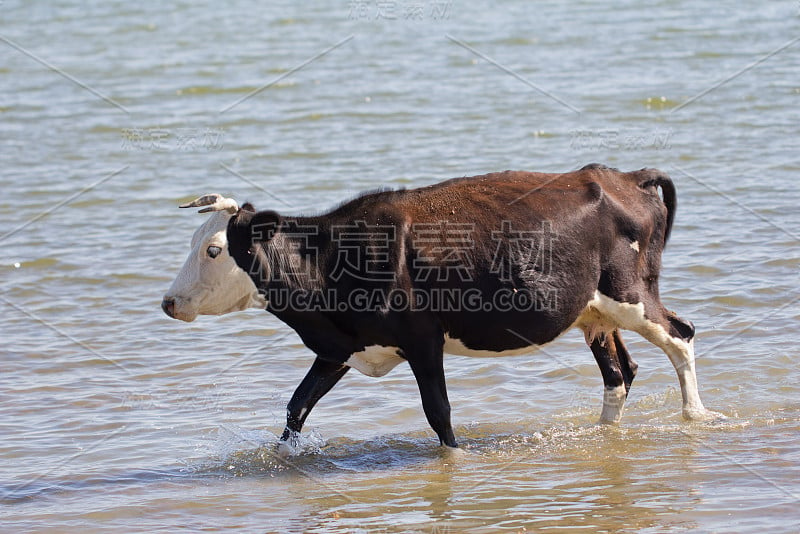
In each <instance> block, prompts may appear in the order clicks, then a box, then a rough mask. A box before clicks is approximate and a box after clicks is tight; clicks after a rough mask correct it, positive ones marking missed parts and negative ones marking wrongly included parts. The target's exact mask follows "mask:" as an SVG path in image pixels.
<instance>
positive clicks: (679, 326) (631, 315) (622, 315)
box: [595, 294, 720, 420]
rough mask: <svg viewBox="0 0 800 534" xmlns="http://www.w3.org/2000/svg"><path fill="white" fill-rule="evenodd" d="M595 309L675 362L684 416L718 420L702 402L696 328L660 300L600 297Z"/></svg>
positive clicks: (691, 418)
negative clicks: (637, 300) (665, 306)
mask: <svg viewBox="0 0 800 534" xmlns="http://www.w3.org/2000/svg"><path fill="white" fill-rule="evenodd" d="M595 303H596V304H595V307H596V308H597V309H598V311H600V313H601V314H602V315H604V316H606V317H609V318H611V319H612V320H613V321H614V322H616V324H618V325H619V326H620V327H622V328H624V329H626V330H633V331H634V332H636V333H638V334H640V335H641V336H642V337H644V338H645V339H647V340H648V341H649V342H651V343H653V344H654V345H656V346H657V347H659V348H660V349H661V350H663V351H664V352H665V353H666V354H667V356H668V357H669V360H670V362H672V365H673V367H674V368H675V372H676V373H677V374H678V381H679V382H680V386H681V396H682V398H683V416H684V418H685V419H689V420H708V419H711V418H715V417H719V416H720V415H719V414H717V413H714V412H709V411H708V410H706V409H705V407H704V406H703V402H702V401H701V400H700V393H699V391H698V387H697V374H696V372H695V356H694V333H695V330H694V325H692V323H690V322H689V321H686V320H684V319H681V318H680V317H678V316H677V315H675V314H674V313H671V312H668V311H667V310H666V309H665V308H664V306H663V305H662V304H661V302H660V301H659V300H658V299H657V298H653V297H651V298H647V299H645V302H639V303H637V304H629V303H625V302H619V301H616V300H614V299H611V298H609V297H606V296H605V295H602V294H598V295H597V298H596V299H595Z"/></svg>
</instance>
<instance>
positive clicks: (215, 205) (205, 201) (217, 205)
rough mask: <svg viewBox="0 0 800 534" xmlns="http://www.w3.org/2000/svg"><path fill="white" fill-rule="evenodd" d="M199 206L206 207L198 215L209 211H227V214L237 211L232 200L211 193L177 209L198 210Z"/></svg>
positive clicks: (237, 205) (237, 207)
mask: <svg viewBox="0 0 800 534" xmlns="http://www.w3.org/2000/svg"><path fill="white" fill-rule="evenodd" d="M200 206H208V207H207V208H203V209H201V210H200V211H199V213H206V212H209V211H222V210H227V211H228V213H231V214H233V213H236V212H237V211H239V204H237V203H236V201H235V200H233V199H232V198H225V197H223V196H222V195H220V194H219V193H212V194H210V195H203V196H202V197H200V198H196V199H194V200H192V201H191V202H189V203H188V204H181V205H180V206H178V207H179V208H198V207H200Z"/></svg>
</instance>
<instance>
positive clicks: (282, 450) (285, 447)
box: [275, 441, 297, 459]
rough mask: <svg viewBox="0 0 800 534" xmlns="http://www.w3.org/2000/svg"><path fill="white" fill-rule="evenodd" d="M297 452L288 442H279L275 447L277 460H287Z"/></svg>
mask: <svg viewBox="0 0 800 534" xmlns="http://www.w3.org/2000/svg"><path fill="white" fill-rule="evenodd" d="M296 452H297V448H296V447H294V446H293V445H292V444H291V443H289V442H288V441H279V442H278V444H277V445H276V446H275V455H276V456H278V457H279V458H283V459H286V458H289V457H291V456H294V455H295V453H296Z"/></svg>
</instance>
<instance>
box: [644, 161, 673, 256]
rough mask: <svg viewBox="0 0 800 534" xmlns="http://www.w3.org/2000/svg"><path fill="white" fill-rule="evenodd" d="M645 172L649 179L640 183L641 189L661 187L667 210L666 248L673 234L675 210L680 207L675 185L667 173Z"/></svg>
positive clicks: (646, 170)
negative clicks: (670, 235)
mask: <svg viewBox="0 0 800 534" xmlns="http://www.w3.org/2000/svg"><path fill="white" fill-rule="evenodd" d="M644 171H645V172H646V173H647V178H645V180H643V181H642V182H640V183H639V187H642V188H648V187H660V188H661V194H662V195H663V199H664V206H666V208H667V227H666V229H665V230H664V245H665V246H666V244H667V241H668V240H669V234H670V233H671V232H672V223H673V222H674V221H675V209H676V208H677V207H678V195H677V193H676V191H675V184H673V183H672V179H671V178H670V177H669V176H668V175H667V174H666V173H665V172H662V171H659V170H658V169H644Z"/></svg>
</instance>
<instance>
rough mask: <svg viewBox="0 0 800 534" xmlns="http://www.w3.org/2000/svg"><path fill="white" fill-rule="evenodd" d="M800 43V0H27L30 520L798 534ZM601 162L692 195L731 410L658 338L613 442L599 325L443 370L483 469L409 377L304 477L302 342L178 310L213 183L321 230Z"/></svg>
mask: <svg viewBox="0 0 800 534" xmlns="http://www.w3.org/2000/svg"><path fill="white" fill-rule="evenodd" d="M379 4H380V5H379ZM392 6H394V8H393V9H392ZM420 6H421V7H422V9H421V11H420V10H419V7H420ZM798 38H800V12H799V8H798V5H797V3H796V2H772V3H766V4H761V5H758V6H757V7H748V6H742V5H741V4H737V3H719V2H708V1H705V0H704V1H700V2H678V1H672V0H665V1H661V2H657V3H655V4H654V5H651V6H647V7H643V6H641V5H640V4H639V3H636V2H616V3H613V4H609V3H600V2H569V3H567V2H542V3H536V4H535V7H533V4H531V3H529V2H521V1H513V2H505V3H503V5H502V7H496V6H494V5H493V4H490V3H488V2H470V3H465V2H443V3H440V2H414V3H411V2H388V3H378V2H316V3H313V5H312V6H306V5H302V6H300V5H295V4H294V3H290V2H283V3H278V2H273V3H270V4H269V5H268V6H261V7H258V8H256V7H254V6H252V5H250V4H246V3H244V2H229V3H227V4H226V5H225V6H222V5H217V4H206V5H203V4H201V3H182V4H179V5H177V6H176V7H174V8H171V9H169V10H167V11H165V10H164V8H163V7H162V6H161V5H160V4H158V3H156V2H139V3H134V4H131V3H121V2H106V3H102V4H97V5H91V6H85V5H83V3H77V2H67V1H56V2H49V3H46V4H35V5H30V3H25V2H16V1H8V0H7V1H5V2H1V3H0V57H1V58H2V61H1V62H0V80H2V88H3V91H2V93H1V94H2V99H1V100H0V146H2V150H0V169H1V170H0V176H1V177H2V178H0V179H1V180H2V185H3V189H2V192H3V195H2V197H0V241H1V242H2V245H3V252H4V254H3V259H2V260H0V273H1V274H0V308H2V310H3V311H2V313H3V315H2V317H3V331H2V332H3V337H4V341H5V343H4V344H3V347H2V349H0V351H2V352H0V358H2V360H1V361H2V362H3V363H2V368H3V372H2V374H0V395H1V396H2V397H0V398H2V403H0V414H1V417H2V419H0V420H1V421H2V425H3V430H4V431H3V439H2V440H0V460H2V461H0V490H2V494H1V495H0V497H1V498H2V503H1V504H0V517H2V519H0V529H2V530H5V531H14V532H19V531H44V530H49V531H81V532H87V531H102V530H111V529H115V530H120V529H121V530H124V531H153V530H159V529H162V530H166V531H175V530H179V529H184V530H190V531H191V530H200V529H211V530H214V529H221V528H226V527H230V528H233V527H238V528H241V529H244V530H248V531H267V532H465V531H470V532H500V531H503V532H524V531H526V530H527V531H534V530H537V529H541V530H556V529H558V530H561V531H569V532H572V531H575V532H582V531H586V532H589V531H591V532H681V531H688V530H691V531H701V532H732V531H736V532H750V531H758V532H762V531H768V532H794V531H795V530H796V527H797V524H798V523H800V511H799V510H800V505H799V503H798V501H799V500H800V483H798V481H800V445H798V443H800V440H798V438H800V386H798V384H799V383H800V363H798V361H800V360H799V359H798V358H797V349H796V338H797V333H798V326H800V325H799V323H798V320H800V315H799V314H798V311H797V310H798V299H800V291H798V281H800V279H799V277H798V275H799V274H800V272H799V269H800V249H799V248H798V244H799V243H798V236H799V235H800V219H798V208H797V206H798V205H799V204H800V193H798V188H797V187H796V177H797V173H798V171H800V162H798V158H797V152H798V141H797V140H798V124H799V123H800V121H798V119H800V117H799V116H798V99H799V98H800V85H799V84H798V81H797V73H798V72H800V56H799V55H798V51H800V41H795V39H798ZM323 52H324V54H323ZM321 54H322V55H321ZM309 60H310V61H309ZM251 93H252V94H251ZM592 161H599V162H603V163H607V164H609V165H613V166H616V167H619V168H621V169H624V170H631V169H637V168H641V167H645V166H648V167H658V168H661V169H663V170H665V171H667V172H669V173H670V175H671V176H672V177H673V179H674V181H675V182H676V184H677V188H678V195H679V205H680V207H679V210H678V215H677V221H676V226H675V229H674V231H673V235H672V238H671V241H670V244H669V246H668V248H667V250H666V251H665V255H664V271H663V276H662V282H661V287H662V296H663V300H664V302H665V303H666V305H667V306H668V307H669V308H670V309H675V310H676V311H678V312H679V313H680V314H681V316H683V317H686V318H689V319H691V320H692V321H694V323H695V324H696V326H697V329H698V338H697V346H696V348H697V352H698V356H699V359H698V375H699V380H700V385H701V394H702V396H703V398H704V401H705V403H706V405H707V406H708V407H710V408H712V409H715V410H717V411H720V412H722V413H724V414H725V415H726V416H727V417H728V419H726V420H724V421H719V422H712V423H704V424H689V423H684V422H683V421H682V420H681V419H680V415H679V412H680V393H679V391H678V390H677V389H676V388H677V379H676V377H675V373H674V371H673V370H672V368H671V366H670V364H669V362H668V360H667V358H666V357H665V356H664V355H663V354H662V353H660V352H659V351H658V350H657V349H655V348H654V347H652V346H650V345H649V344H647V343H643V342H641V341H638V340H636V338H635V336H634V335H633V334H628V335H627V337H626V339H627V340H629V347H630V349H631V352H632V353H633V354H634V356H635V357H636V359H637V360H638V361H639V363H640V370H639V376H638V377H637V380H636V382H635V384H634V387H633V390H632V392H631V397H630V401H629V404H628V406H627V407H626V413H625V416H624V418H623V422H622V425H621V426H620V427H611V428H609V427H600V426H597V425H595V421H596V419H597V417H598V415H599V412H600V406H601V402H602V401H601V398H602V381H601V378H600V374H599V372H598V370H597V367H596V365H595V364H594V361H593V358H592V357H591V353H590V352H589V351H588V349H587V348H586V346H585V344H584V342H583V340H582V336H581V335H579V334H578V333H577V332H573V333H571V334H569V335H567V336H565V337H564V338H562V339H561V340H559V341H558V342H557V344H555V345H553V346H552V347H548V349H547V350H546V351H545V352H540V353H538V354H536V355H534V356H520V357H509V358H501V359H494V360H492V359H468V358H462V357H449V358H447V359H446V370H447V374H448V383H449V391H450V398H451V403H452V405H453V418H454V424H455V427H456V434H457V436H458V437H459V440H460V442H461V443H462V445H463V452H462V453H461V454H450V453H446V452H444V451H442V450H440V449H439V448H438V447H436V446H435V445H436V440H435V439H434V437H433V432H432V431H431V430H430V429H429V428H428V425H427V423H426V422H425V419H424V416H423V414H422V410H421V406H420V402H419V399H418V393H417V390H416V386H415V384H414V381H413V377H412V376H411V372H410V370H409V369H408V368H407V367H406V366H400V367H398V368H397V369H395V370H394V371H393V372H392V373H391V374H390V375H388V376H387V377H384V378H381V379H372V378H367V377H364V376H360V375H358V374H357V373H349V374H348V375H347V376H346V377H345V378H344V379H343V381H342V383H341V384H340V385H339V386H337V388H335V389H334V390H333V391H332V392H331V393H330V394H329V395H328V396H326V397H325V398H324V400H323V401H322V402H321V403H320V404H319V406H318V407H317V408H315V411H314V413H313V414H312V416H311V417H310V419H309V421H308V425H307V427H306V429H305V430H306V433H305V434H304V436H303V437H302V439H301V443H299V445H298V450H296V451H295V454H294V456H291V457H289V458H288V459H286V458H283V457H281V456H279V455H277V454H276V450H275V447H276V436H275V435H276V434H278V433H279V432H280V431H281V430H282V427H283V423H284V421H283V418H284V414H285V405H286V402H287V401H288V399H289V397H290V396H291V393H292V391H293V389H294V387H296V385H297V384H298V383H299V381H300V379H301V378H302V376H303V375H304V373H305V370H306V368H307V367H308V366H309V365H310V362H311V355H310V353H309V352H308V350H307V349H305V348H304V347H303V345H302V344H301V342H300V340H299V338H298V337H297V336H296V335H295V334H293V333H292V332H291V331H289V330H288V328H287V327H285V326H283V325H282V324H281V323H280V322H278V321H277V320H276V319H275V318H273V317H272V316H270V315H268V314H267V313H264V312H258V311H248V312H241V313H237V314H233V315H230V316H224V317H205V318H201V319H199V320H198V321H196V322H194V323H191V324H184V323H179V322H177V321H173V320H170V319H168V318H167V317H166V316H164V315H163V313H162V312H161V310H160V309H159V303H160V299H161V296H162V295H163V293H164V292H165V290H166V289H167V287H168V286H169V284H170V282H171V280H172V278H173V276H174V275H175V273H177V271H178V269H179V268H180V265H181V264H182V262H183V260H184V258H185V255H186V253H187V252H188V243H189V239H190V237H191V234H192V232H193V231H194V229H195V228H196V227H197V226H198V225H199V224H200V223H201V222H202V218H201V216H198V215H195V214H191V213H186V212H182V211H180V210H177V209H175V206H176V205H177V204H179V203H180V202H183V201H186V200H189V199H191V198H194V197H196V196H198V195H200V194H202V193H206V192H211V191H219V192H222V193H225V194H226V195H230V196H233V197H234V198H237V199H239V200H242V201H244V200H249V201H252V202H254V203H255V205H256V206H257V207H259V208H271V209H278V210H280V211H282V212H284V213H307V212H317V211H320V210H323V209H325V208H326V207H329V206H333V205H335V204H336V203H338V202H340V201H342V200H344V199H347V198H348V197H351V196H352V195H354V194H356V193H357V192H358V191H361V190H364V189H374V188H377V187H415V186H419V185H425V184H429V183H433V182H436V181H438V180H441V179H445V178H450V177H453V176H463V175H472V174H481V173H484V172H491V171H497V170H503V169H509V168H510V169H526V170H540V171H553V172H556V171H566V170H570V169H574V168H577V167H580V166H582V165H584V164H586V163H589V162H592Z"/></svg>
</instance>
